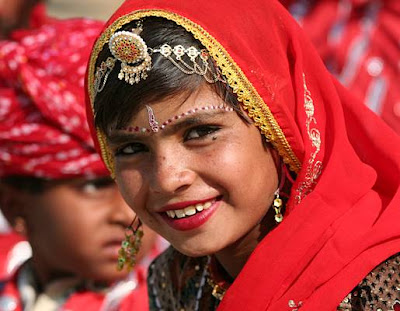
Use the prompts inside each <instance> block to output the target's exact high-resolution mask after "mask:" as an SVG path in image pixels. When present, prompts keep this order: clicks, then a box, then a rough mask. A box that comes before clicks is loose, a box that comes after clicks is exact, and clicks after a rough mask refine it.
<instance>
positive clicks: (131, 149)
mask: <svg viewBox="0 0 400 311" xmlns="http://www.w3.org/2000/svg"><path fill="white" fill-rule="evenodd" d="M147 150H148V149H147V147H146V146H145V145H143V144H140V143H132V144H128V145H126V146H124V147H121V148H119V149H118V150H117V152H116V153H115V155H116V156H124V155H134V154H137V153H140V152H145V151H147Z"/></svg>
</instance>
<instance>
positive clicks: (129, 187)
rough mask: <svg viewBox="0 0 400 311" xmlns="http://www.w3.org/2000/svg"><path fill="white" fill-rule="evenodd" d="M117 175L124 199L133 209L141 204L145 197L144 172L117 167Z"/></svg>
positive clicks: (117, 181)
mask: <svg viewBox="0 0 400 311" xmlns="http://www.w3.org/2000/svg"><path fill="white" fill-rule="evenodd" d="M116 176H117V178H116V183H117V185H118V188H119V191H120V192H121V194H122V197H123V198H124V200H125V201H126V202H127V203H128V205H129V206H130V207H131V208H133V209H135V207H137V206H140V204H141V203H142V202H141V201H142V200H143V197H144V191H143V189H144V179H143V174H142V173H141V172H140V171H138V170H133V169H122V170H118V169H117V171H116Z"/></svg>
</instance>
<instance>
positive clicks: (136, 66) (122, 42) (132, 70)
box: [95, 26, 225, 93]
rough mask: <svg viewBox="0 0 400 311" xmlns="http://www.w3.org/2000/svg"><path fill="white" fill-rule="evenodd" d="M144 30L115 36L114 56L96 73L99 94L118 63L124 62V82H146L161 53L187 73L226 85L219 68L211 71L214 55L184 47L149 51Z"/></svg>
mask: <svg viewBox="0 0 400 311" xmlns="http://www.w3.org/2000/svg"><path fill="white" fill-rule="evenodd" d="M141 31H142V27H141V26H140V27H138V28H135V29H133V30H132V31H117V32H116V33H114V34H113V35H112V36H111V38H110V41H109V43H108V47H109V50H110V52H111V54H112V56H113V57H108V58H107V59H106V60H105V61H103V62H102V63H101V65H100V66H99V67H97V70H96V74H95V89H96V92H97V93H99V92H101V91H102V90H103V89H104V86H105V85H106V82H107V79H108V76H109V74H110V73H111V72H112V70H113V69H114V67H115V63H116V61H119V62H120V63H121V69H120V72H119V74H118V78H119V79H120V80H125V82H127V83H129V84H130V85H133V84H135V83H139V82H140V81H141V80H145V79H146V78H147V76H148V72H149V71H150V70H151V68H152V60H151V55H153V54H154V53H159V54H161V55H162V56H163V57H165V58H166V59H168V60H169V61H170V62H171V63H172V64H174V65H175V66H176V67H177V68H178V69H179V70H181V71H182V72H183V73H185V74H188V75H192V74H197V75H200V76H203V77H204V79H205V80H206V81H207V82H209V83H215V82H217V81H222V82H225V80H224V78H223V76H222V74H221V73H220V71H219V70H218V69H217V70H216V72H213V71H212V69H211V68H210V66H209V58H210V56H209V53H208V51H207V50H206V49H201V50H199V49H198V48H196V47H194V46H190V47H188V48H185V47H184V46H183V45H176V46H170V45H169V44H167V43H165V44H163V45H161V46H160V47H159V48H149V47H147V45H146V42H145V41H144V40H143V38H142V37H140V35H139V34H140V33H141Z"/></svg>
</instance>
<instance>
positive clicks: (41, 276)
mask: <svg viewBox="0 0 400 311" xmlns="http://www.w3.org/2000/svg"><path fill="white" fill-rule="evenodd" d="M32 268H33V271H34V274H35V278H36V280H37V282H38V283H39V285H40V286H41V287H45V286H46V285H47V284H49V283H50V282H53V281H55V280H59V279H62V278H67V277H74V275H73V274H71V273H66V272H63V271H59V270H57V269H52V268H51V266H50V265H47V264H45V263H43V262H42V261H40V260H37V259H36V257H35V255H34V254H33V256H32Z"/></svg>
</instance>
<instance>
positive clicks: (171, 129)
mask: <svg viewBox="0 0 400 311" xmlns="http://www.w3.org/2000/svg"><path fill="white" fill-rule="evenodd" d="M225 113H226V111H224V110H213V111H204V112H199V113H197V114H193V115H191V116H188V117H186V118H182V119H179V120H176V121H175V122H173V123H171V124H169V125H168V126H166V127H165V128H164V129H162V130H161V131H160V132H161V133H163V134H164V135H171V134H172V133H176V132H178V131H180V130H182V129H184V128H187V127H190V126H193V125H197V124H203V123H204V122H206V121H208V120H210V119H214V118H215V117H218V116H220V115H223V114H225ZM160 132H158V133H160ZM151 134H156V133H154V132H151V133H150V134H143V133H132V132H128V131H126V130H114V131H113V132H112V133H111V134H110V135H107V142H108V144H110V145H120V144H122V143H125V142H127V141H132V140H142V139H143V138H145V137H149V136H150V135H151Z"/></svg>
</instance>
